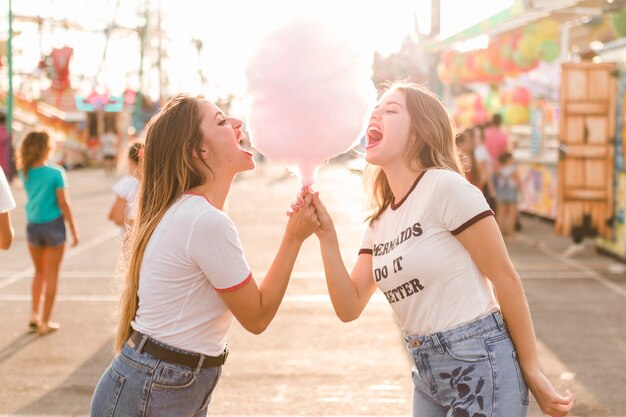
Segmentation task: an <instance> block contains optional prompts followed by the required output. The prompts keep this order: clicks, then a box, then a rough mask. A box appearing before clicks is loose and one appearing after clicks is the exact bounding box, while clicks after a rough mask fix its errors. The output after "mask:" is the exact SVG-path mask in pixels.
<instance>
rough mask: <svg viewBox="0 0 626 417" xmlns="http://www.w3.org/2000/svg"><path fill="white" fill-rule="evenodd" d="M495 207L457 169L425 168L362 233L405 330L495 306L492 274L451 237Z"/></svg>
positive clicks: (444, 326) (430, 328)
mask: <svg viewBox="0 0 626 417" xmlns="http://www.w3.org/2000/svg"><path fill="white" fill-rule="evenodd" d="M492 215H493V212H492V211H491V210H490V209H489V205H488V204H487V202H486V201H485V197H484V196H483V194H482V193H481V192H480V190H479V189H478V188H476V187H475V186H473V185H472V184H470V183H469V182H468V181H467V180H466V179H465V178H464V177H463V176H462V175H460V174H458V173H456V172H454V171H451V170H446V169H429V170H427V171H424V172H423V173H422V174H420V176H419V177H418V178H417V179H416V181H415V183H414V184H413V186H412V187H411V189H410V190H409V192H408V193H407V196H406V197H405V198H404V199H403V200H402V201H400V202H398V203H397V204H392V205H391V206H390V207H389V208H388V209H387V210H386V211H385V212H384V213H383V214H382V215H381V216H380V217H379V218H378V220H376V221H375V222H374V223H373V225H371V226H369V227H368V228H367V229H366V231H365V234H364V236H363V240H362V244H361V250H360V251H359V253H360V254H362V253H365V254H371V255H372V264H373V272H374V279H375V280H376V285H377V286H378V288H379V289H380V290H381V291H382V292H383V294H384V295H385V297H386V298H387V301H388V302H389V304H390V305H391V307H392V309H393V312H394V314H395V316H396V319H397V320H398V322H399V323H400V326H401V327H402V329H403V331H404V332H405V333H407V334H410V335H420V336H423V335H427V334H432V333H435V332H441V331H445V330H448V329H451V328H453V327H456V326H459V325H462V324H465V323H469V322H471V321H473V320H475V319H477V318H480V317H483V316H485V315H487V314H489V313H491V312H493V311H495V310H497V309H498V308H499V307H498V303H497V301H496V298H495V295H494V292H493V287H492V285H491V282H490V281H489V280H488V279H487V277H485V276H484V275H483V274H482V273H481V272H480V270H479V269H478V267H477V266H476V264H475V263H474V261H473V260H472V258H471V256H470V254H469V253H468V252H467V250H465V248H464V247H463V245H462V244H461V242H460V241H459V240H458V239H457V238H456V237H455V235H456V234H459V233H460V232H462V231H463V230H465V229H466V228H467V227H469V226H471V225H472V224H474V223H475V222H477V221H479V220H480V219H482V218H484V217H487V216H492Z"/></svg>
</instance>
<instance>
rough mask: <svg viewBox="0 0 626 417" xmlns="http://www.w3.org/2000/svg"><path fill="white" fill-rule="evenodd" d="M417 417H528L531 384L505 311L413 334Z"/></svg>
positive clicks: (411, 348)
mask: <svg viewBox="0 0 626 417" xmlns="http://www.w3.org/2000/svg"><path fill="white" fill-rule="evenodd" d="M406 340H407V345H408V349H409V352H410V353H411V354H412V358H413V361H414V364H415V366H414V367H413V371H412V376H413V385H414V390H413V416H414V417H417V416H419V417H524V416H526V414H527V412H528V404H529V397H528V387H527V386H526V382H525V381H524V378H523V377H522V373H521V371H520V367H519V362H518V360H517V354H516V352H515V348H514V347H513V343H512V342H511V337H510V336H509V333H508V331H507V329H506V326H505V324H504V321H503V320H502V315H501V313H500V312H499V311H497V312H494V313H491V314H489V315H488V316H486V317H483V318H481V319H478V320H475V321H473V322H471V323H468V324H465V325H462V326H459V327H456V328H454V329H451V330H447V331H444V332H441V333H434V334H431V335H428V336H407V337H406Z"/></svg>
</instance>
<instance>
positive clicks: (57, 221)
mask: <svg viewBox="0 0 626 417" xmlns="http://www.w3.org/2000/svg"><path fill="white" fill-rule="evenodd" d="M50 151H51V146H50V137H49V136H48V134H47V133H46V132H31V133H29V134H28V135H27V136H26V138H24V140H23V141H22V145H21V146H20V150H19V154H18V168H19V175H20V178H21V179H22V181H23V182H24V189H25V190H26V195H27V197H28V200H27V202H26V219H27V221H28V222H27V225H26V237H27V240H28V250H29V252H30V256H31V258H32V260H33V264H34V267H35V277H34V278H33V284H32V288H31V291H32V306H31V308H32V310H31V317H30V322H29V326H30V328H31V330H33V331H37V332H39V333H41V334H46V333H49V332H51V331H54V330H56V329H58V328H59V324H58V323H54V322H52V321H50V315H51V313H52V307H53V305H54V299H55V297H56V292H57V282H58V279H59V269H60V266H61V261H62V259H63V253H64V251H65V241H66V238H65V222H67V224H68V226H69V229H70V233H71V235H72V246H76V245H77V244H78V231H77V229H76V225H75V224H74V215H73V214H72V209H71V207H70V202H69V199H68V196H67V192H66V191H65V188H66V182H67V181H66V179H65V171H64V170H63V168H61V167H60V166H57V165H52V164H48V162H47V161H48V158H49V156H50ZM42 294H43V312H42V314H41V315H40V314H39V307H40V304H41V298H42Z"/></svg>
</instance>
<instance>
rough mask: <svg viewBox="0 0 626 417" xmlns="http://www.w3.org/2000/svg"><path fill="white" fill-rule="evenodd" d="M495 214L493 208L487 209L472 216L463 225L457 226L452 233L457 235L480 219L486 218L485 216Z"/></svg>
mask: <svg viewBox="0 0 626 417" xmlns="http://www.w3.org/2000/svg"><path fill="white" fill-rule="evenodd" d="M493 215H494V213H493V211H492V210H485V211H483V212H482V213H479V214H477V215H476V216H474V217H472V218H471V219H469V220H468V221H466V222H465V223H463V224H462V225H461V226H459V227H457V228H456V229H454V230H451V231H450V233H452V234H453V235H455V236H456V235H458V234H459V233H461V232H462V231H463V230H465V229H467V228H468V227H470V226H471V225H473V224H474V223H476V222H477V221H478V220H481V219H484V218H485V217H489V216H493Z"/></svg>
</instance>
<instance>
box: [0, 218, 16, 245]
mask: <svg viewBox="0 0 626 417" xmlns="http://www.w3.org/2000/svg"><path fill="white" fill-rule="evenodd" d="M13 236H14V232H13V226H12V225H11V213H10V212H8V211H7V212H6V213H0V249H9V248H10V247H11V243H13Z"/></svg>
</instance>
